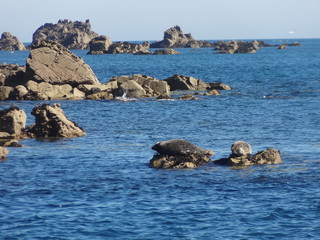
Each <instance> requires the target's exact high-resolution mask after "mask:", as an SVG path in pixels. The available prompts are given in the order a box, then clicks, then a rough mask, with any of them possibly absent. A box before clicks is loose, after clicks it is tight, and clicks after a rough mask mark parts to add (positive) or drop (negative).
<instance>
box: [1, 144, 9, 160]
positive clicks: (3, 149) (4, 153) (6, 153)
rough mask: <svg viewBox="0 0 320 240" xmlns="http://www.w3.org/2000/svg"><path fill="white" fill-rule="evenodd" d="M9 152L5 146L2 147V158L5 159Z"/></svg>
mask: <svg viewBox="0 0 320 240" xmlns="http://www.w3.org/2000/svg"><path fill="white" fill-rule="evenodd" d="M8 154H9V150H8V149H6V148H4V147H0V160H3V159H5V158H6V157H7V155H8Z"/></svg>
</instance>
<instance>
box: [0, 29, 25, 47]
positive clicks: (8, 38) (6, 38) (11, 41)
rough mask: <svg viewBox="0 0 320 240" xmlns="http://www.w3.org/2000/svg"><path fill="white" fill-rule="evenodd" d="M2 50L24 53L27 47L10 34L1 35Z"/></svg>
mask: <svg viewBox="0 0 320 240" xmlns="http://www.w3.org/2000/svg"><path fill="white" fill-rule="evenodd" d="M0 50H2V51H24V50H26V47H25V46H24V44H23V43H22V42H20V41H19V39H18V38H17V37H16V36H14V35H12V34H11V33H9V32H4V33H2V34H1V38H0Z"/></svg>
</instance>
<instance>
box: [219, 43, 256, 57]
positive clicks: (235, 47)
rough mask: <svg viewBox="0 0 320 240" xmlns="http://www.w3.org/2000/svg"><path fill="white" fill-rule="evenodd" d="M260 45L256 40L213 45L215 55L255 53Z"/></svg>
mask: <svg viewBox="0 0 320 240" xmlns="http://www.w3.org/2000/svg"><path fill="white" fill-rule="evenodd" d="M259 45H260V43H259V42H258V41H257V40H254V41H252V42H244V41H226V42H224V41H219V42H216V43H215V48H214V50H217V51H218V52H215V53H216V54H236V53H256V51H257V50H258V49H259Z"/></svg>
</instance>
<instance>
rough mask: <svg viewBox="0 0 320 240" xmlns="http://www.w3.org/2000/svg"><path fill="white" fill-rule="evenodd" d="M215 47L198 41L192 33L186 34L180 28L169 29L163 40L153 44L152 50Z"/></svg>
mask: <svg viewBox="0 0 320 240" xmlns="http://www.w3.org/2000/svg"><path fill="white" fill-rule="evenodd" d="M202 47H213V44H212V43H210V42H207V41H201V40H196V39H194V38H193V37H192V35H191V33H188V34H184V33H183V31H182V30H181V28H180V27H179V26H175V27H172V28H169V29H168V30H166V31H165V32H164V36H163V40H161V41H159V42H155V43H152V44H151V45H150V48H202Z"/></svg>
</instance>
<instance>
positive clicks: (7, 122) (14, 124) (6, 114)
mask: <svg viewBox="0 0 320 240" xmlns="http://www.w3.org/2000/svg"><path fill="white" fill-rule="evenodd" d="M26 121H27V115H26V113H25V112H24V111H23V110H21V109H20V108H18V107H11V108H8V109H4V110H1V111H0V132H3V133H7V134H9V135H6V134H1V135H2V137H1V138H10V136H11V138H15V139H19V138H21V137H22V136H23V135H24V129H25V127H26ZM5 136H6V137H5Z"/></svg>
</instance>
